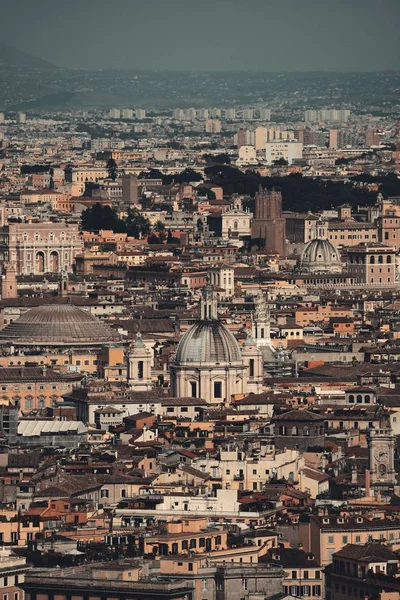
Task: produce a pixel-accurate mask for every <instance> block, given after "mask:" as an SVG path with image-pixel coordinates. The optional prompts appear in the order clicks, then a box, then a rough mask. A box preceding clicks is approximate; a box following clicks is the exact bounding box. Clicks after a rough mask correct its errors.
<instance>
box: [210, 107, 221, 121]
mask: <svg viewBox="0 0 400 600" xmlns="http://www.w3.org/2000/svg"><path fill="white" fill-rule="evenodd" d="M221 114H222V111H221V109H220V108H211V109H210V117H211V118H212V119H220V118H221Z"/></svg>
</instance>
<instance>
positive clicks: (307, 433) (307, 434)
mask: <svg viewBox="0 0 400 600" xmlns="http://www.w3.org/2000/svg"><path fill="white" fill-rule="evenodd" d="M303 435H304V436H306V437H308V436H309V435H310V428H309V427H307V425H306V426H305V427H303Z"/></svg>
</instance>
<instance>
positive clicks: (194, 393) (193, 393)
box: [190, 381, 197, 398]
mask: <svg viewBox="0 0 400 600" xmlns="http://www.w3.org/2000/svg"><path fill="white" fill-rule="evenodd" d="M190 393H191V394H190V395H191V396H192V398H196V397H197V384H196V382H195V381H191V382H190Z"/></svg>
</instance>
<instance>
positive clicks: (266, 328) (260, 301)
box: [252, 290, 274, 350]
mask: <svg viewBox="0 0 400 600" xmlns="http://www.w3.org/2000/svg"><path fill="white" fill-rule="evenodd" d="M254 306H255V310H254V318H253V325H252V335H253V338H254V339H255V342H256V344H257V346H258V347H259V348H260V347H262V346H269V347H271V349H273V350H274V348H273V345H272V342H271V313H270V310H269V306H268V305H267V302H266V299H265V296H264V293H263V291H262V290H259V291H258V294H257V296H256V297H255V299H254Z"/></svg>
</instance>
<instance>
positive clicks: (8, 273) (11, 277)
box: [1, 263, 18, 300]
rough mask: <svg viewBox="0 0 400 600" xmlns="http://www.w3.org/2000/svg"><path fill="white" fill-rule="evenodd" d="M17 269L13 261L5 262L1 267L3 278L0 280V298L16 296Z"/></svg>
mask: <svg viewBox="0 0 400 600" xmlns="http://www.w3.org/2000/svg"><path fill="white" fill-rule="evenodd" d="M17 297H18V289H17V269H16V267H15V264H14V263H7V264H5V265H4V267H3V278H2V280H1V298H2V300H4V299H5V298H17Z"/></svg>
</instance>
